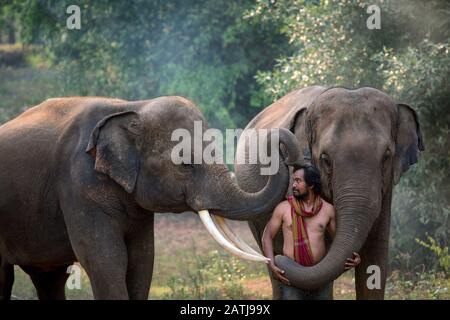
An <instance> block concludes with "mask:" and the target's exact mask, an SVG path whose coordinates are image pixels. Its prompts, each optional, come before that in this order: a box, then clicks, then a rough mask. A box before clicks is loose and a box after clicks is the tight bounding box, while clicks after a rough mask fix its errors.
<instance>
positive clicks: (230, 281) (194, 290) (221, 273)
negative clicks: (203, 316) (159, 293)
mask: <svg viewBox="0 0 450 320" xmlns="http://www.w3.org/2000/svg"><path fill="white" fill-rule="evenodd" d="M178 263H179V264H181V265H183V267H182V268H180V269H181V270H184V272H183V273H185V274H182V275H179V276H178V277H174V276H172V277H170V278H169V279H168V281H167V286H168V287H169V288H170V292H168V293H166V294H164V295H163V299H196V300H205V299H248V298H249V296H248V295H247V294H248V293H246V292H244V287H243V285H242V283H241V281H242V280H244V279H245V278H246V277H247V276H252V273H251V271H250V270H248V269H247V268H246V267H245V265H244V264H243V263H242V261H241V260H239V259H238V258H236V257H230V256H228V254H225V255H224V254H223V253H221V252H219V251H217V250H213V251H210V252H209V253H207V254H205V255H199V254H198V252H197V250H196V248H195V244H194V245H193V248H192V250H191V251H190V254H189V256H188V257H185V258H184V259H182V260H181V261H179V262H178Z"/></svg>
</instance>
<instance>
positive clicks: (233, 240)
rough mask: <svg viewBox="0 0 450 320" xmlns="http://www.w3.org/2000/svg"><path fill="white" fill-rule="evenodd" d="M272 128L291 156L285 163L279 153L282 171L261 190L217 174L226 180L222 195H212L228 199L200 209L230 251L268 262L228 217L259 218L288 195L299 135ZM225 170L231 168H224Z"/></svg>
mask: <svg viewBox="0 0 450 320" xmlns="http://www.w3.org/2000/svg"><path fill="white" fill-rule="evenodd" d="M271 131H272V132H271V133H273V132H274V133H275V134H277V137H278V139H279V143H280V144H282V145H283V146H284V148H285V153H286V154H287V156H285V157H284V163H283V162H282V161H280V160H281V157H276V161H278V163H277V167H278V171H277V172H276V173H275V174H273V175H269V178H268V180H267V183H266V185H265V186H264V187H263V188H262V189H261V190H259V191H256V192H246V191H243V190H242V189H241V188H240V187H239V186H238V184H237V182H236V181H235V180H233V179H232V178H231V176H230V175H228V174H219V175H217V174H216V175H215V176H216V177H217V176H221V177H222V179H223V180H222V181H221V183H218V184H217V185H220V186H221V188H220V189H219V190H218V192H219V193H220V195H217V196H216V197H212V199H223V202H224V203H217V202H216V203H214V204H211V205H205V204H204V203H203V205H204V206H205V207H204V208H202V209H201V210H197V211H198V212H199V217H200V219H201V220H202V222H203V224H204V226H205V228H206V229H207V230H208V232H209V233H210V234H211V236H212V237H213V238H214V239H215V240H216V241H217V242H218V243H219V244H220V245H221V246H222V247H224V248H225V249H226V250H227V251H229V252H230V253H232V254H235V255H237V256H239V257H240V258H243V259H248V260H253V261H260V262H266V263H267V262H268V260H269V259H267V258H266V257H264V256H262V255H261V254H260V253H259V252H257V251H255V250H254V249H252V248H251V247H250V246H249V245H247V244H246V243H245V242H244V241H242V240H241V239H240V238H239V237H238V236H237V235H235V234H234V233H233V232H232V231H231V228H229V227H228V225H227V224H226V221H225V219H224V218H228V219H232V220H252V219H255V218H257V217H259V215H261V214H263V213H266V212H268V211H271V210H273V209H274V208H275V206H276V205H277V204H278V203H279V202H280V201H281V200H282V199H283V198H284V197H285V194H286V191H287V188H288V187H289V169H288V167H287V165H288V164H294V163H295V162H296V160H297V159H298V157H299V150H300V148H299V146H298V141H297V139H296V138H295V136H294V135H293V134H292V133H291V132H290V131H289V130H286V129H272V130H271ZM272 138H273V136H272V135H269V139H268V140H267V144H271V142H272V141H271V140H270V139H272ZM276 148H279V145H276ZM271 152H272V153H273V152H274V150H271ZM276 154H277V155H278V154H279V150H276ZM223 173H227V172H226V171H223ZM209 183H211V181H210V182H209ZM210 194H211V192H210ZM224 195H225V196H224ZM208 209H209V211H208ZM209 212H211V213H212V214H213V215H214V216H215V221H216V223H215V222H214V221H213V220H212V219H211V216H210V214H209Z"/></svg>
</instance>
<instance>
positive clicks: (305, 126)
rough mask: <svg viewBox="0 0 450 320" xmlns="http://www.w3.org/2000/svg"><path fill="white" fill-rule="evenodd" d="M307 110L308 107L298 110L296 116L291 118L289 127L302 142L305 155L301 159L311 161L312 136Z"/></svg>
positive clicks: (301, 145)
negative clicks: (307, 119)
mask: <svg viewBox="0 0 450 320" xmlns="http://www.w3.org/2000/svg"><path fill="white" fill-rule="evenodd" d="M307 111H308V109H307V108H303V109H300V110H298V111H297V112H296V114H295V116H293V117H292V118H291V119H290V122H289V124H288V128H289V130H291V131H292V132H293V133H294V134H295V136H296V137H297V139H298V141H299V142H300V148H301V152H302V156H303V158H302V159H301V161H302V162H307V163H311V144H312V141H311V138H312V136H311V132H310V131H311V130H310V124H309V123H308V122H307V121H306V113H307Z"/></svg>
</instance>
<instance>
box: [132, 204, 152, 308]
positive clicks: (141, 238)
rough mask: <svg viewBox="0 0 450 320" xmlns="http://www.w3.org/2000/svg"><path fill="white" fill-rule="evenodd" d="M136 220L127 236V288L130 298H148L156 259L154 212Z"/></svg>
mask: <svg viewBox="0 0 450 320" xmlns="http://www.w3.org/2000/svg"><path fill="white" fill-rule="evenodd" d="M147 215H148V217H146V218H145V221H144V220H139V221H136V223H135V224H134V225H133V227H132V228H131V229H130V230H129V235H127V236H126V238H125V240H126V245H127V250H128V269H127V288H128V293H129V296H130V299H133V300H147V299H148V295H149V290H150V285H151V282H152V275H153V261H154V250H155V247H154V230H153V221H154V214H151V213H147Z"/></svg>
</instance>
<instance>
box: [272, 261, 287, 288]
mask: <svg viewBox="0 0 450 320" xmlns="http://www.w3.org/2000/svg"><path fill="white" fill-rule="evenodd" d="M269 267H270V270H272V273H273V276H274V277H275V279H278V280H280V281H281V282H283V283H284V284H285V285H288V286H290V285H291V284H290V283H289V280H288V279H287V278H286V277H284V276H283V275H284V270H281V269H280V268H278V267H277V266H276V265H275V264H273V263H271V264H269Z"/></svg>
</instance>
